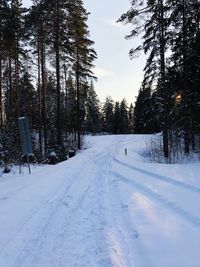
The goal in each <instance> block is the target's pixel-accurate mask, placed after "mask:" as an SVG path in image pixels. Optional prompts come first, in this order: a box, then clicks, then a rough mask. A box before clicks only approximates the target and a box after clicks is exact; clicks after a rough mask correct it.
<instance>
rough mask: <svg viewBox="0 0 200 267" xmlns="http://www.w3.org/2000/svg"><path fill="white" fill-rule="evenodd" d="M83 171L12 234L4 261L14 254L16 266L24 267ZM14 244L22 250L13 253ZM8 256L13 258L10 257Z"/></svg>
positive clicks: (7, 244)
mask: <svg viewBox="0 0 200 267" xmlns="http://www.w3.org/2000/svg"><path fill="white" fill-rule="evenodd" d="M82 171H83V170H82V169H81V170H80V171H79V172H78V174H76V179H73V178H72V179H70V183H69V180H65V181H64V182H63V183H62V184H61V186H60V187H59V189H58V191H56V193H54V194H53V196H51V198H48V199H46V200H45V201H43V202H42V204H41V205H40V207H39V208H37V209H35V210H34V211H33V212H32V213H31V214H30V216H29V217H27V218H26V220H25V221H24V222H23V223H22V224H21V225H20V226H19V227H18V229H17V231H16V232H15V233H12V238H11V239H9V240H8V241H7V243H6V244H5V245H4V247H3V248H2V249H1V251H0V254H1V255H2V259H3V258H5V259H6V258H8V259H9V258H12V257H13V255H12V254H13V253H14V254H15V255H16V258H15V263H14V266H20V267H21V266H23V262H24V261H25V259H26V258H27V257H28V256H29V255H31V254H32V252H33V251H34V250H35V249H36V248H37V244H38V242H39V241H40V239H41V238H42V236H43V235H44V232H45V229H47V226H48V224H49V223H50V221H51V219H52V218H53V217H54V216H55V214H56V213H57V212H58V210H59V209H58V207H59V206H60V204H61V202H62V200H63V199H64V198H66V196H67V193H68V191H69V190H70V188H71V187H72V186H73V185H74V183H75V182H76V181H77V180H78V179H79V178H80V174H81V172H82ZM41 218H42V219H41ZM32 222H34V223H32ZM27 236H28V238H27ZM13 244H15V246H16V247H17V248H18V249H19V248H20V249H21V251H13V248H14V247H15V246H13ZM22 248H23V249H22ZM10 254H11V255H10ZM17 254H18V255H17ZM8 255H10V256H11V257H8ZM0 263H1V262H0Z"/></svg>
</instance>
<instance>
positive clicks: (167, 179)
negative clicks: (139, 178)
mask: <svg viewBox="0 0 200 267" xmlns="http://www.w3.org/2000/svg"><path fill="white" fill-rule="evenodd" d="M114 160H115V162H117V163H119V164H121V165H123V166H125V167H127V168H129V169H130V170H133V171H137V172H140V173H142V174H145V175H147V176H149V177H151V178H153V179H156V180H159V181H162V182H165V183H169V184H172V185H175V186H177V187H180V188H183V189H186V190H189V191H192V192H193V193H197V194H200V188H199V187H196V186H194V185H191V184H187V183H185V182H181V181H176V180H174V179H172V178H171V177H167V176H162V175H160V174H156V173H153V172H150V171H147V170H144V169H140V168H137V167H133V166H131V165H129V164H127V163H125V162H123V161H121V160H119V159H117V158H116V157H114Z"/></svg>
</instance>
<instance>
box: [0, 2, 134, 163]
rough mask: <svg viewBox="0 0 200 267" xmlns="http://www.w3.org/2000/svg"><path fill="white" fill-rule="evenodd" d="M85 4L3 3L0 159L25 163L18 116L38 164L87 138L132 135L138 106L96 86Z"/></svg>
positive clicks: (0, 15) (62, 154) (60, 155)
mask: <svg viewBox="0 0 200 267" xmlns="http://www.w3.org/2000/svg"><path fill="white" fill-rule="evenodd" d="M88 15H89V14H88V12H87V10H86V9H85V8H84V4H83V1H82V0H62V1H61V0H56V1H51V0H33V1H32V6H31V7H30V8H29V9H27V8H24V7H23V6H22V1H21V0H10V1H7V0H2V1H0V161H1V164H8V163H16V162H18V161H19V160H21V158H22V156H23V155H21V146H20V138H19V129H18V118H19V117H28V118H29V122H30V128H31V133H32V143H33V150H34V160H35V161H37V162H49V161H52V157H53V158H54V159H53V162H58V161H61V160H63V159H66V158H67V156H68V153H69V151H70V150H76V149H77V148H79V149H80V148H81V145H82V138H81V136H82V135H83V134H84V133H92V134H95V133H99V132H106V133H128V132H133V128H132V117H133V106H132V105H131V106H130V108H128V107H127V102H126V100H125V99H124V100H122V102H121V103H119V102H116V103H114V101H113V100H112V99H111V98H110V97H108V98H107V99H106V101H105V103H103V104H101V103H100V101H99V99H98V96H97V94H96V93H95V89H94V80H95V79H96V78H95V77H94V75H93V64H94V60H95V59H96V57H97V55H96V52H95V50H94V42H93V41H92V40H91V39H90V35H89V29H88V25H87V19H88Z"/></svg>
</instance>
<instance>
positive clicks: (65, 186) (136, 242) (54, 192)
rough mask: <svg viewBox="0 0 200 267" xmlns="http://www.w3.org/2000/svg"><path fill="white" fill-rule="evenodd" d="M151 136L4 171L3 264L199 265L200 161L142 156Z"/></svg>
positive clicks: (0, 195) (102, 141) (0, 199)
mask: <svg viewBox="0 0 200 267" xmlns="http://www.w3.org/2000/svg"><path fill="white" fill-rule="evenodd" d="M149 137H150V136H143V135H140V136H139V135H118V136H96V137H92V136H88V137H87V139H86V147H87V149H85V150H83V151H82V152H80V153H78V155H77V156H76V157H73V158H71V159H70V160H68V161H65V162H62V163H60V164H57V165H55V166H44V167H43V168H41V167H40V168H34V169H33V170H32V174H31V175H28V174H26V172H27V171H26V170H25V169H24V174H23V175H19V174H18V173H17V172H16V173H9V174H4V175H2V176H1V177H0V229H1V231H0V267H11V266H12V267H13V266H14V267H59V266H63V267H111V266H114V267H199V266H200V253H199V247H200V205H199V203H200V179H199V173H200V164H199V163H193V164H192V163H189V164H180V165H178V164H176V165H167V164H158V163H150V162H145V159H144V158H143V157H142V155H144V150H145V148H146V141H147V140H148V138H149ZM125 148H126V149H127V152H128V155H125Z"/></svg>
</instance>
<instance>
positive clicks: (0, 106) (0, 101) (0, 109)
mask: <svg viewBox="0 0 200 267" xmlns="http://www.w3.org/2000/svg"><path fill="white" fill-rule="evenodd" d="M1 23H2V22H1V21H0V127H2V126H3V94H2V29H1V27H2V25H1Z"/></svg>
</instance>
